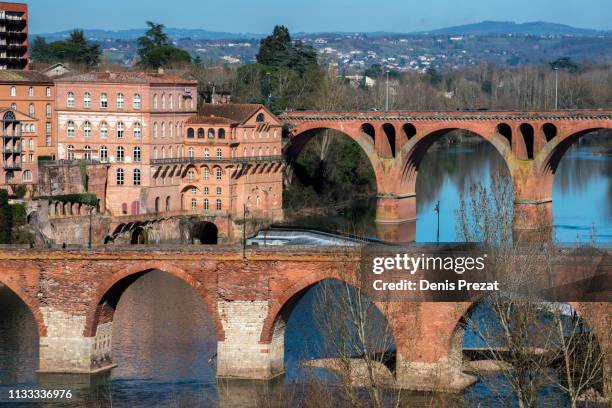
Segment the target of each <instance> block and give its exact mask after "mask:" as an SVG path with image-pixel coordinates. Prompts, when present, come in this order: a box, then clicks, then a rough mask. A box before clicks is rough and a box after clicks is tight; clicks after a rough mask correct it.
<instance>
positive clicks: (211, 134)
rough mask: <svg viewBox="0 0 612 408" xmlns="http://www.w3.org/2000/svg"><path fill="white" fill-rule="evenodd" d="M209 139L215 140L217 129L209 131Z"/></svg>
mask: <svg viewBox="0 0 612 408" xmlns="http://www.w3.org/2000/svg"><path fill="white" fill-rule="evenodd" d="M208 138H209V139H214V138H215V129H213V128H210V129H208Z"/></svg>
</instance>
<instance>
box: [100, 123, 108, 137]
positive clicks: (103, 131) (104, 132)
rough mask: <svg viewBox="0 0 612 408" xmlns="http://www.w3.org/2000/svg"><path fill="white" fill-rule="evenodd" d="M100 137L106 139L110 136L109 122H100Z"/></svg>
mask: <svg viewBox="0 0 612 408" xmlns="http://www.w3.org/2000/svg"><path fill="white" fill-rule="evenodd" d="M100 137H101V138H102V139H106V138H107V137H108V123H106V122H102V123H100Z"/></svg>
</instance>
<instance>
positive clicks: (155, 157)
mask: <svg viewBox="0 0 612 408" xmlns="http://www.w3.org/2000/svg"><path fill="white" fill-rule="evenodd" d="M153 158H154V159H157V147H154V148H153Z"/></svg>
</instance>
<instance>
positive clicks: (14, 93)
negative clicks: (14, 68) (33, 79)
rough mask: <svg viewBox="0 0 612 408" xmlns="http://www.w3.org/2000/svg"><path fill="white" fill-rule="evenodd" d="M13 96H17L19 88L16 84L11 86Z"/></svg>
mask: <svg viewBox="0 0 612 408" xmlns="http://www.w3.org/2000/svg"><path fill="white" fill-rule="evenodd" d="M11 96H17V88H16V87H14V86H11Z"/></svg>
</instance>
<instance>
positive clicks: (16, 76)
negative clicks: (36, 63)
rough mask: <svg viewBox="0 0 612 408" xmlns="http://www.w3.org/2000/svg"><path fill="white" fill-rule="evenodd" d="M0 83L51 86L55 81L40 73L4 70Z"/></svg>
mask: <svg viewBox="0 0 612 408" xmlns="http://www.w3.org/2000/svg"><path fill="white" fill-rule="evenodd" d="M0 82H9V83H18V82H38V83H41V82H42V83H47V84H51V83H53V81H52V80H51V79H50V78H49V77H47V76H46V75H43V74H41V73H40V72H38V71H27V70H21V69H19V70H18V69H3V70H0Z"/></svg>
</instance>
